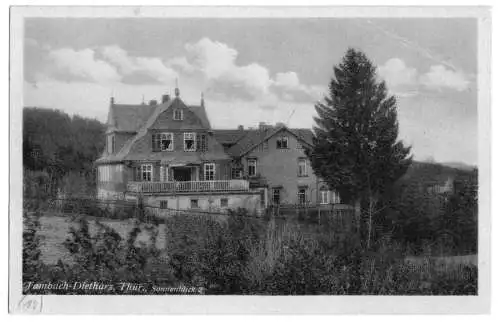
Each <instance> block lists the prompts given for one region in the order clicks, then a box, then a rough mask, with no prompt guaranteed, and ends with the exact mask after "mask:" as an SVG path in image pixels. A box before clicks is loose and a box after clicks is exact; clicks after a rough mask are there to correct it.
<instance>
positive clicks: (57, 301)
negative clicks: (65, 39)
mask: <svg viewBox="0 0 500 322" xmlns="http://www.w3.org/2000/svg"><path fill="white" fill-rule="evenodd" d="M24 17H110V18H111V17H137V18H140V17H200V18H202V17H220V18H229V17H234V18H249V17H269V18H271V17H272V18H289V17H344V18H345V17H443V18H445V17H477V18H478V24H479V28H478V32H479V37H478V46H479V48H478V62H479V63H478V75H477V76H478V77H477V79H478V89H479V93H478V109H479V118H478V122H479V126H478V128H479V135H478V141H479V142H478V150H479V169H480V170H479V182H480V185H479V205H480V207H479V231H480V234H479V275H480V277H479V295H478V296H455V297H445V296H433V297H426V296H393V297H386V296H384V297H380V296H305V297H303V296H295V297H281V296H275V297H271V296H224V297H221V296H168V297H166V296H142V297H138V296H43V297H42V298H43V310H42V312H43V313H121V314H123V313H485V312H488V311H489V307H490V280H491V278H490V223H491V218H490V139H491V138H490V75H489V73H490V67H491V65H490V59H491V57H490V46H491V31H490V29H491V27H490V25H491V18H490V13H489V11H488V9H487V8H484V7H483V8H478V7H432V8H430V7H411V8H410V7H289V8H285V7H170V8H168V9H166V8H164V7H146V8H140V7H92V8H91V7H77V8H76V7H39V8H36V7H24V8H20V7H15V8H12V10H11V38H10V55H11V56H10V57H11V65H10V66H11V69H10V79H11V83H10V85H11V87H10V98H11V101H10V113H11V114H10V116H11V117H10V166H11V167H10V193H11V195H10V245H11V246H10V250H11V252H10V257H9V263H10V272H11V274H10V278H9V286H10V287H9V310H10V311H11V312H19V310H18V307H17V303H18V302H19V300H20V298H21V296H20V294H21V292H20V290H21V283H20V277H21V276H20V272H21V258H20V256H19V252H15V251H13V250H14V249H16V248H15V247H16V245H22V234H21V231H22V218H21V216H20V215H19V214H21V211H22V198H21V196H22V194H21V193H22V180H20V178H22V162H20V160H22V150H21V149H22V136H21V133H22V131H21V129H22V106H23V103H22V102H23V101H22V88H23V86H22V85H23V72H22V68H23V66H22V65H23V64H22V62H23V59H22V57H23V56H22V48H23V46H22V44H23V39H24V37H23V19H24ZM17 250H19V249H17Z"/></svg>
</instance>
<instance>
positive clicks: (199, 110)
mask: <svg viewBox="0 0 500 322" xmlns="http://www.w3.org/2000/svg"><path fill="white" fill-rule="evenodd" d="M188 108H189V109H190V110H191V111H193V113H194V114H196V116H198V118H199V119H200V120H201V124H202V126H203V127H205V128H207V129H210V128H211V126H210V121H209V120H208V116H207V111H206V110H205V107H204V106H199V105H189V106H188Z"/></svg>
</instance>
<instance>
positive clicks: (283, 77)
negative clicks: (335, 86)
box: [273, 72, 326, 102]
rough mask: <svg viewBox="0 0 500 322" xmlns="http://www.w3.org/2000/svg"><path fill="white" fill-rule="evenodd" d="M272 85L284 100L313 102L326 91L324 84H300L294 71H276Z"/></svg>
mask: <svg viewBox="0 0 500 322" xmlns="http://www.w3.org/2000/svg"><path fill="white" fill-rule="evenodd" d="M273 86H274V88H275V91H276V92H278V93H279V94H280V96H281V98H282V99H284V100H286V101H299V102H315V101H316V100H318V99H319V98H321V97H322V96H323V95H324V93H325V91H326V88H325V87H324V86H320V85H305V84H302V83H301V82H300V79H299V75H297V73H295V72H285V73H277V74H276V77H275V80H274V83H273Z"/></svg>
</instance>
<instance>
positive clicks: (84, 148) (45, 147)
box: [23, 107, 105, 192]
mask: <svg viewBox="0 0 500 322" xmlns="http://www.w3.org/2000/svg"><path fill="white" fill-rule="evenodd" d="M104 131H105V126H104V125H103V124H102V123H101V122H99V121H98V120H95V119H88V118H84V117H81V116H78V115H74V116H69V115H68V114H66V113H64V112H61V111H59V110H55V109H46V108H37V107H25V108H24V109H23V166H24V171H25V182H26V180H28V181H33V180H34V181H37V182H38V183H42V184H43V185H44V186H46V187H49V188H47V189H48V190H52V191H50V192H53V190H55V189H57V188H58V187H61V186H62V185H63V182H64V180H65V178H66V181H68V180H67V178H68V177H73V178H72V180H70V181H73V182H74V181H78V180H75V179H74V178H81V179H82V181H84V182H85V183H84V184H85V185H88V186H89V187H90V186H92V184H93V183H94V180H95V179H94V177H95V176H94V171H93V162H94V161H95V160H96V159H97V158H98V156H99V155H100V154H101V153H102V151H103V149H104V144H105V141H104ZM27 177H28V178H27Z"/></svg>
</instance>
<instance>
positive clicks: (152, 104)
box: [149, 100, 158, 106]
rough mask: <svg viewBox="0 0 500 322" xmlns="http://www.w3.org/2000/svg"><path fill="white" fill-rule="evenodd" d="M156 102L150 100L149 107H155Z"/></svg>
mask: <svg viewBox="0 0 500 322" xmlns="http://www.w3.org/2000/svg"><path fill="white" fill-rule="evenodd" d="M157 104H158V102H157V101H156V100H150V101H149V106H156V105H157Z"/></svg>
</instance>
